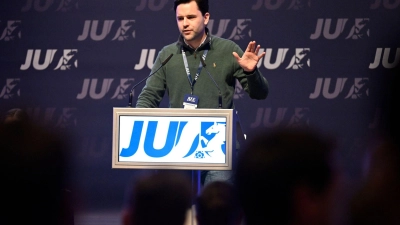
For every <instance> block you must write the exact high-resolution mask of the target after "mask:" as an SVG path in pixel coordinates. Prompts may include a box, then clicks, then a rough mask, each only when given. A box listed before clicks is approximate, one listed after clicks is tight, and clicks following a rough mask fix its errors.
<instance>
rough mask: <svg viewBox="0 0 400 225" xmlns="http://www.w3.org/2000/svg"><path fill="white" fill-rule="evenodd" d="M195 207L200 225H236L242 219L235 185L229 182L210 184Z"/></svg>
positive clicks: (202, 192) (198, 197)
mask: <svg viewBox="0 0 400 225" xmlns="http://www.w3.org/2000/svg"><path fill="white" fill-rule="evenodd" d="M195 206H196V207H195V208H196V219H197V224H198V225H235V224H240V222H241V219H242V213H241V208H240V206H239V202H238V199H237V195H236V192H235V189H234V185H233V184H232V183H229V182H225V181H213V182H211V183H208V184H207V185H206V186H204V188H203V189H202V190H201V192H200V195H199V196H197V198H196V204H195Z"/></svg>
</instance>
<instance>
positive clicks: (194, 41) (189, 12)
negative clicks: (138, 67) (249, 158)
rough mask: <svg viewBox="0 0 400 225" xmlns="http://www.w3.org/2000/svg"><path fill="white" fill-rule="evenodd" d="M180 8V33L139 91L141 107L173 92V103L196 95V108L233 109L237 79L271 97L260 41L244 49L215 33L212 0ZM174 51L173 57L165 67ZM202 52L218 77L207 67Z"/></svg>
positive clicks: (179, 1)
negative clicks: (211, 27) (263, 71)
mask: <svg viewBox="0 0 400 225" xmlns="http://www.w3.org/2000/svg"><path fill="white" fill-rule="evenodd" d="M174 9H175V13H176V21H177V25H178V29H179V31H180V36H179V39H178V41H177V42H175V43H172V44H170V45H167V46H165V47H164V48H163V49H162V50H161V51H160V52H159V53H158V56H157V58H156V62H155V63H154V66H153V69H152V73H154V75H152V76H151V77H149V79H148V80H147V81H146V85H145V86H144V88H143V90H142V92H141V93H140V95H139V96H138V100H137V104H136V107H137V108H156V107H159V104H160V102H161V100H162V99H163V97H164V94H165V92H167V94H168V97H169V107H171V108H182V107H183V106H184V101H185V99H187V97H189V96H190V97H193V98H194V99H196V101H197V103H196V104H195V105H194V106H192V107H194V108H210V109H216V108H224V109H233V108H235V106H234V103H233V96H234V93H235V83H236V79H237V80H238V81H239V82H240V84H241V86H242V87H243V89H244V90H245V91H246V92H247V93H248V94H249V96H250V97H251V98H253V99H265V98H266V97H267V95H268V91H269V87H268V82H267V80H266V79H265V78H264V77H263V76H262V75H261V73H260V71H259V70H258V68H257V63H258V61H259V60H260V59H261V58H262V57H264V55H265V52H263V53H262V54H260V55H259V50H260V45H257V44H256V42H255V41H251V42H250V43H249V44H248V46H247V48H246V50H245V51H244V52H243V51H242V50H241V49H240V47H239V46H238V45H237V44H235V43H234V42H232V41H230V40H226V39H222V38H219V37H216V36H213V35H211V34H210V32H209V30H208V28H207V24H208V22H209V20H210V13H209V12H208V0H176V1H175V2H174ZM171 54H173V57H172V58H171V59H170V60H169V61H168V63H166V64H165V66H163V67H162V68H160V66H161V65H162V62H163V61H164V60H166V59H167V58H168V57H169V56H171ZM200 57H202V58H203V61H204V62H206V66H207V68H208V71H210V74H211V75H212V76H213V77H210V76H209V75H208V74H207V71H202V68H203V64H202V62H201V60H200ZM159 68H160V69H159ZM214 81H215V83H214ZM220 92H221V95H220ZM219 97H221V98H220V100H221V101H219ZM193 98H192V99H193ZM230 178H231V172H230V171H212V172H208V173H207V176H206V178H205V182H209V181H211V180H228V179H230Z"/></svg>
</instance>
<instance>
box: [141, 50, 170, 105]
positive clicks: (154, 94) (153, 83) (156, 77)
mask: <svg viewBox="0 0 400 225" xmlns="http://www.w3.org/2000/svg"><path fill="white" fill-rule="evenodd" d="M163 56H164V54H163V51H160V52H159V53H158V55H157V58H156V61H155V63H154V65H153V68H152V69H151V73H150V74H152V73H154V74H153V75H151V76H150V77H149V78H148V79H147V80H146V85H145V86H144V87H143V89H142V91H141V92H140V94H139V96H138V99H137V102H136V108H158V107H159V105H160V102H161V100H162V99H163V97H164V94H165V89H166V85H165V83H166V82H165V68H163V67H161V68H160V66H161V63H162V62H161V58H163ZM157 69H158V71H157Z"/></svg>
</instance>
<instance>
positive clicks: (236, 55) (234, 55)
mask: <svg viewBox="0 0 400 225" xmlns="http://www.w3.org/2000/svg"><path fill="white" fill-rule="evenodd" d="M232 55H233V57H235V59H236V60H239V59H240V57H239V55H238V54H237V53H236V52H232Z"/></svg>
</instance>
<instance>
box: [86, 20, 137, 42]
mask: <svg viewBox="0 0 400 225" xmlns="http://www.w3.org/2000/svg"><path fill="white" fill-rule="evenodd" d="M134 25H135V20H121V22H120V23H119V24H118V23H115V20H104V21H103V23H102V25H101V24H100V27H101V29H99V21H98V20H93V21H91V20H85V23H84V25H83V31H82V34H81V35H79V36H78V41H84V40H86V39H87V38H88V37H90V39H92V40H93V41H102V40H104V39H106V38H107V37H108V36H109V35H111V36H110V40H111V41H126V40H130V39H132V38H135V32H136V31H135V27H134ZM99 31H100V32H99Z"/></svg>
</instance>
